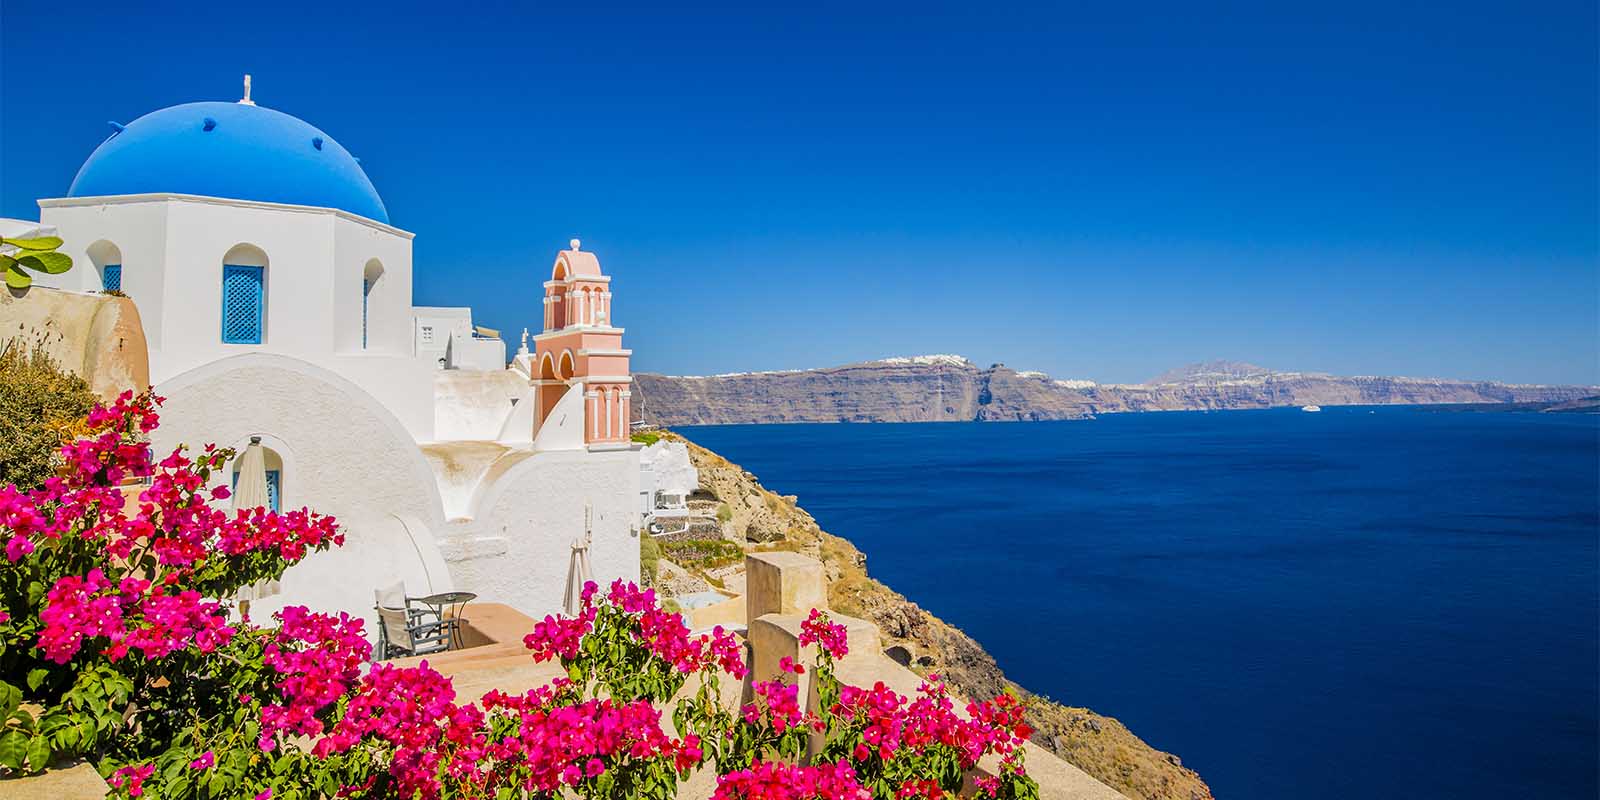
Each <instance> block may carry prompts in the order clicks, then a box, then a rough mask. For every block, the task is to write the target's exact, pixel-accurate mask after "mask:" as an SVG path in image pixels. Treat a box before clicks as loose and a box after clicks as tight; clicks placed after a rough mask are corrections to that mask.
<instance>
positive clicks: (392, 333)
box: [333, 217, 414, 357]
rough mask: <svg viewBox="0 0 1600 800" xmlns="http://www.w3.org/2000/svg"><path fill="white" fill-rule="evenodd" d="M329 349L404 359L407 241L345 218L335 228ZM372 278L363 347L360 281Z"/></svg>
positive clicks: (408, 349) (407, 350)
mask: <svg viewBox="0 0 1600 800" xmlns="http://www.w3.org/2000/svg"><path fill="white" fill-rule="evenodd" d="M333 262H334V263H333V305H334V349H335V350H336V351H337V352H339V353H347V354H352V355H354V354H363V353H364V354H367V355H387V356H406V357H410V356H412V355H414V353H413V349H412V345H411V289H412V264H411V239H409V238H407V237H405V236H399V235H396V234H394V233H391V232H389V231H387V230H383V229H380V228H374V227H372V226H370V225H366V224H363V223H360V222H357V221H355V220H352V219H348V218H345V217H337V218H336V221H335V223H334V254H333ZM369 268H371V269H370V271H371V272H373V273H375V274H376V277H377V280H376V281H374V282H373V285H372V292H371V294H370V295H369V296H368V297H367V298H366V299H367V303H366V305H367V310H366V311H367V313H366V323H367V336H366V344H365V346H364V347H363V344H362V337H361V323H362V313H361V306H362V302H361V301H362V279H363V278H364V277H366V275H367V274H368V272H369Z"/></svg>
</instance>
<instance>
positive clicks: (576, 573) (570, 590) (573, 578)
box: [563, 506, 594, 617]
mask: <svg viewBox="0 0 1600 800" xmlns="http://www.w3.org/2000/svg"><path fill="white" fill-rule="evenodd" d="M593 514H594V509H593V508H591V507H587V506H586V507H585V508H584V510H583V536H582V537H580V538H577V539H573V540H572V563H571V564H570V565H568V567H567V596H566V599H565V602H564V603H563V605H564V606H565V607H566V612H567V616H569V617H576V616H578V612H580V611H582V610H583V585H584V584H585V583H588V582H589V581H592V580H594V570H593V569H592V568H591V567H590V566H589V545H590V544H591V543H593V541H594V539H593V537H592V536H591V534H590V523H589V518H590V517H591V516H592V515H593Z"/></svg>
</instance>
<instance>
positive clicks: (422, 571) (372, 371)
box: [36, 83, 650, 630]
mask: <svg viewBox="0 0 1600 800" xmlns="http://www.w3.org/2000/svg"><path fill="white" fill-rule="evenodd" d="M246 87H247V88H246V97H245V99H244V100H241V101H239V102H198V103H187V104H184V105H178V106H173V107H170V108H164V109H161V110H158V111H154V112H151V113H149V114H146V115H145V116H143V117H140V118H138V119H136V120H134V121H132V122H130V123H128V124H126V125H123V126H116V130H115V132H114V133H112V135H111V136H110V137H109V138H107V139H106V140H105V142H103V143H102V144H101V145H100V146H99V147H98V148H97V149H96V150H95V151H94V152H93V153H92V154H91V155H90V156H89V158H88V160H87V161H85V162H84V164H83V167H82V168H81V169H80V170H79V171H78V174H77V177H76V179H75V180H73V182H72V185H71V187H70V188H69V189H68V190H67V192H66V196H64V197H58V198H48V199H43V200H40V201H39V207H40V220H39V221H40V223H41V224H43V225H48V226H54V227H55V228H56V229H57V231H58V235H59V236H61V237H62V238H63V239H64V240H65V242H66V244H65V245H64V246H63V247H62V250H63V252H66V253H68V254H69V255H71V256H72V257H73V261H74V264H75V266H74V267H73V268H72V269H71V270H70V271H68V272H66V273H63V274H60V275H49V276H47V275H39V276H36V282H37V283H39V284H40V285H45V286H52V287H55V288H59V289H65V290H73V291H82V292H99V291H102V290H104V289H118V290H121V291H122V292H125V293H126V294H127V295H128V296H129V297H130V298H132V299H133V301H134V302H135V304H136V305H137V306H138V309H139V313H140V316H141V317H142V321H143V325H144V330H145V335H146V338H147V344H148V347H149V353H150V377H151V382H152V383H153V384H154V386H155V389H156V392H157V393H158V394H160V395H162V396H164V397H165V398H166V404H165V406H164V407H163V408H162V410H161V419H162V424H161V427H160V428H159V429H158V430H157V431H156V432H155V438H156V441H155V444H156V446H157V449H158V452H162V451H164V450H166V449H168V448H171V447H173V446H176V445H177V444H179V443H187V444H189V445H191V446H199V445H202V444H204V443H207V442H216V443H217V444H219V445H223V446H229V447H233V448H235V449H237V450H240V451H242V450H243V449H244V447H245V445H246V444H248V443H249V442H250V441H251V439H252V438H253V437H259V438H260V440H261V442H262V444H263V445H264V446H265V448H266V449H267V452H266V458H267V466H268V475H269V487H270V489H271V494H272V500H273V503H274V504H275V505H277V506H279V507H280V508H282V509H293V508H300V507H302V506H309V507H310V508H312V509H314V510H316V511H320V512H323V513H327V514H332V515H334V516H335V517H337V518H338V520H339V522H340V524H341V526H342V527H343V528H344V530H345V534H346V544H345V546H344V547H343V548H341V549H338V550H335V551H333V552H329V553H324V554H318V555H314V556H312V557H310V558H309V559H308V560H307V561H306V562H305V563H303V564H301V565H299V566H297V567H295V568H294V569H291V570H290V571H289V573H288V574H286V575H285V576H284V579H283V581H282V582H281V591H280V592H279V593H278V594H277V595H275V596H273V597H269V598H266V599H264V600H261V601H258V602H257V603H256V604H255V608H256V613H257V614H260V613H263V612H270V611H273V610H275V609H276V608H278V607H281V606H282V605H287V604H305V605H309V606H311V607H313V608H315V609H318V610H344V611H349V612H351V613H356V614H362V615H364V616H367V617H368V618H369V620H370V619H371V618H372V613H371V612H372V606H373V593H374V590H375V589H376V588H378V587H380V586H384V585H388V584H391V583H393V582H394V581H395V580H403V581H404V583H405V589H406V593H407V594H410V595H413V596H423V595H428V594H434V593H439V592H445V591H453V590H459V591H470V592H474V593H476V594H477V595H478V599H479V600H480V601H492V602H501V603H506V604H508V605H511V606H513V607H515V608H517V609H519V610H521V611H523V612H525V613H528V614H531V615H543V614H545V613H549V612H552V611H555V610H557V609H558V608H559V607H560V606H561V604H562V596H563V592H564V590H565V586H566V582H567V580H568V578H569V574H568V572H569V567H570V565H571V563H572V562H573V559H572V557H571V556H572V548H573V546H574V544H575V542H580V540H583V541H587V542H588V544H587V546H588V548H589V561H590V563H591V564H592V568H593V573H594V575H593V577H594V578H595V579H596V580H599V581H601V582H602V583H604V582H606V581H609V580H611V579H613V578H617V577H623V578H628V579H630V580H637V578H638V575H639V539H638V537H639V535H640V530H639V529H640V514H639V510H640V496H641V492H644V493H645V494H648V493H649V492H650V487H643V488H642V487H641V486H640V465H639V452H638V448H637V446H635V445H631V444H630V442H629V425H628V423H629V419H630V413H631V407H630V403H631V391H630V387H631V378H630V377H629V371H628V370H629V367H628V364H629V356H630V355H631V351H629V350H627V349H625V348H623V347H622V335H623V329H622V328H619V327H615V326H614V320H613V316H612V314H611V308H612V290H611V285H610V281H611V278H610V276H607V275H605V274H604V273H603V272H602V271H601V269H600V264H599V260H598V259H597V258H596V257H595V256H594V254H592V253H589V252H587V251H583V250H582V249H581V245H580V244H579V242H578V241H577V240H573V242H572V243H571V246H570V247H569V248H568V249H566V250H562V251H560V252H559V253H558V254H557V255H556V257H555V260H554V262H553V264H551V265H550V266H549V267H548V268H539V269H536V270H530V275H529V287H530V289H529V292H528V298H527V302H528V304H529V316H530V317H531V318H538V317H540V316H542V317H543V319H544V330H542V331H540V332H538V333H536V334H534V335H533V336H532V337H531V338H532V340H533V342H532V344H533V347H532V348H531V349H530V347H529V337H528V333H527V332H524V333H523V338H522V342H521V345H522V346H521V347H520V348H519V349H518V351H517V352H516V353H515V354H514V356H513V357H512V358H511V359H510V363H509V366H508V363H507V353H506V347H505V343H504V342H503V341H502V340H501V339H500V338H499V337H498V335H497V334H496V333H494V332H492V331H486V330H484V329H482V328H478V327H476V326H474V325H473V323H472V317H471V310H470V309H466V308H441V307H419V306H415V305H413V302H412V274H413V272H412V248H411V242H412V238H413V235H414V234H412V233H411V232H409V231H407V230H405V229H403V228H400V227H397V226H395V225H394V224H393V223H392V222H391V220H390V218H389V213H388V210H387V209H386V208H385V206H384V203H383V199H382V198H381V197H380V196H379V194H378V192H377V190H376V188H374V186H373V185H372V182H371V181H370V180H369V179H368V178H367V175H366V173H365V172H364V171H363V170H362V168H361V165H360V163H359V161H358V160H357V159H356V158H355V157H354V156H353V155H351V154H350V152H349V151H347V150H346V149H345V148H344V147H343V146H341V145H340V144H339V142H338V141H336V140H335V139H334V138H333V137H331V136H329V135H328V134H326V133H324V132H323V131H321V130H319V129H318V128H316V127H314V126H312V125H311V124H309V123H307V122H305V121H303V120H300V119H297V118H295V117H293V116H290V115H288V114H285V113H282V112H279V111H274V110H271V109H267V108H263V107H261V106H257V105H255V104H254V103H252V102H251V101H250V99H249V96H248V83H247V84H246ZM226 479H227V478H226V476H221V477H219V480H226ZM469 616H470V611H469ZM372 627H373V626H372V625H370V624H369V630H370V629H372Z"/></svg>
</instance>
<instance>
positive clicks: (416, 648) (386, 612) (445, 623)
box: [373, 583, 456, 659]
mask: <svg viewBox="0 0 1600 800" xmlns="http://www.w3.org/2000/svg"><path fill="white" fill-rule="evenodd" d="M373 595H374V597H375V599H376V600H377V605H376V606H375V608H376V609H377V611H378V654H379V658H382V659H390V658H399V657H402V656H420V655H427V654H429V653H440V652H444V651H445V650H449V649H450V637H451V634H453V633H454V632H455V627H456V621H455V620H454V619H447V618H444V617H441V616H440V614H439V611H438V610H437V609H434V608H428V607H419V606H416V605H413V604H412V602H411V598H409V597H406V594H405V585H404V584H401V583H396V584H393V585H391V586H388V587H385V588H383V589H379V590H377V591H375V592H373Z"/></svg>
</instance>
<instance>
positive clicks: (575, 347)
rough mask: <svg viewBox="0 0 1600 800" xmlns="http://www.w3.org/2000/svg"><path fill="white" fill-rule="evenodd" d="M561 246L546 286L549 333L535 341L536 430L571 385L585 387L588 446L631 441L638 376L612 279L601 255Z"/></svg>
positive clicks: (618, 445)
mask: <svg viewBox="0 0 1600 800" xmlns="http://www.w3.org/2000/svg"><path fill="white" fill-rule="evenodd" d="M580 244H581V243H580V242H579V241H578V240H577V239H573V240H572V249H570V250H562V251H561V252H560V253H559V254H558V255H557V256H556V263H555V266H554V267H552V268H551V270H550V280H548V281H545V284H544V332H543V333H540V334H539V335H537V336H535V337H533V338H534V341H535V343H536V351H535V357H534V364H536V365H537V367H536V372H535V373H534V377H533V384H534V387H535V390H534V399H535V402H536V403H538V405H537V407H536V408H535V414H534V426H535V427H534V430H535V432H537V430H538V427H539V426H541V425H543V424H544V421H545V418H546V417H548V416H550V411H551V410H552V409H554V408H555V405H556V403H557V402H559V401H560V400H561V398H562V397H563V396H564V395H566V393H567V391H568V390H569V389H570V387H572V386H574V385H576V384H582V385H583V420H584V434H583V440H584V443H585V444H586V445H588V446H589V447H590V448H591V449H610V448H613V447H615V448H623V447H627V446H628V443H629V441H630V436H629V428H628V420H629V412H630V406H631V399H632V397H633V393H632V392H631V391H630V390H629V389H630V387H631V385H632V383H633V378H632V377H630V376H629V374H628V357H629V356H631V355H632V354H633V351H632V350H626V349H623V347H622V329H621V328H617V327H614V326H612V324H611V278H610V277H609V276H607V275H605V274H604V273H602V272H601V271H600V260H599V259H597V258H595V256H594V254H593V253H587V252H584V251H583V250H581V249H580Z"/></svg>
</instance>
